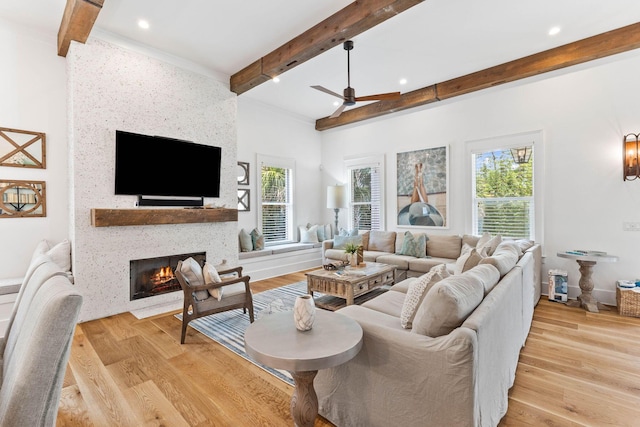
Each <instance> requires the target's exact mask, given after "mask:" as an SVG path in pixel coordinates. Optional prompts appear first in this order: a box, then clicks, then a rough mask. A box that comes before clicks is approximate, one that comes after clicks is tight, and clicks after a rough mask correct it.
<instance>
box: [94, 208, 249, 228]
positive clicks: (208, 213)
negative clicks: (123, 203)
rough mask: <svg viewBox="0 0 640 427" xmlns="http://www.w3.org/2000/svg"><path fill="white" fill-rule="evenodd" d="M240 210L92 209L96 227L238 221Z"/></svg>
mask: <svg viewBox="0 0 640 427" xmlns="http://www.w3.org/2000/svg"><path fill="white" fill-rule="evenodd" d="M237 220H238V210H237V209H227V208H210V209H97V208H94V209H91V225H93V226H94V227H118V226H127V225H159V224H194V223H204V222H227V221H237Z"/></svg>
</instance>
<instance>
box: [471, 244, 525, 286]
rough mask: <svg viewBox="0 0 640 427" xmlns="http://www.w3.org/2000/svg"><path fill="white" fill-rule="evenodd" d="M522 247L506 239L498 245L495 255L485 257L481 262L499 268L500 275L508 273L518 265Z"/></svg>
mask: <svg viewBox="0 0 640 427" xmlns="http://www.w3.org/2000/svg"><path fill="white" fill-rule="evenodd" d="M519 253H520V249H519V248H518V247H517V245H516V243H513V242H509V241H506V240H505V241H504V242H502V243H500V244H499V245H498V247H497V248H496V250H495V251H494V252H493V255H491V256H489V257H486V258H484V259H483V260H481V261H480V262H479V264H491V265H493V266H494V267H496V268H497V269H498V271H499V272H500V277H502V276H504V275H505V274H507V273H508V272H509V271H511V269H512V268H513V267H514V266H515V265H516V263H517V262H518V258H519Z"/></svg>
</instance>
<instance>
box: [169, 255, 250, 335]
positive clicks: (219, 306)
mask: <svg viewBox="0 0 640 427" xmlns="http://www.w3.org/2000/svg"><path fill="white" fill-rule="evenodd" d="M186 263H188V265H186ZM198 267H199V265H198V264H197V262H195V261H193V260H192V259H187V260H185V261H178V266H177V268H176V271H175V274H176V277H177V278H178V282H179V283H180V286H181V287H182V291H183V292H184V306H183V309H182V335H181V337H180V344H184V340H185V337H186V334H187V325H188V324H189V322H191V321H192V320H194V319H197V318H199V317H204V316H208V315H210V314H215V313H221V312H223V311H227V310H233V309H237V308H241V309H242V311H243V312H244V313H246V312H247V310H248V311H249V321H250V322H251V323H253V320H254V318H253V297H252V294H251V288H250V287H249V279H250V277H249V276H243V275H242V267H235V268H230V269H225V270H218V274H219V275H220V277H221V281H220V282H219V283H208V284H205V281H204V276H203V273H202V269H201V268H200V269H199V268H198ZM233 273H235V274H233ZM215 289H218V290H219V292H220V294H221V295H219V297H215V296H212V295H211V294H210V292H209V291H210V290H215ZM189 309H191V310H189Z"/></svg>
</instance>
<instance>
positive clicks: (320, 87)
mask: <svg viewBox="0 0 640 427" xmlns="http://www.w3.org/2000/svg"><path fill="white" fill-rule="evenodd" d="M311 87H312V88H314V89H316V90H319V91H320V92H324V93H328V94H329V95H333V96H336V97H338V98H340V99H342V100H344V96H342V95H338V94H337V93H335V92H334V91H332V90H329V89H327V88H326V87H322V86H311Z"/></svg>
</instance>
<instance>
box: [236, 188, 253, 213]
mask: <svg viewBox="0 0 640 427" xmlns="http://www.w3.org/2000/svg"><path fill="white" fill-rule="evenodd" d="M250 194H251V193H250V191H249V189H248V188H239V189H238V211H241V212H249V211H250V210H251V209H250V207H251V206H250V200H251V197H250Z"/></svg>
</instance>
